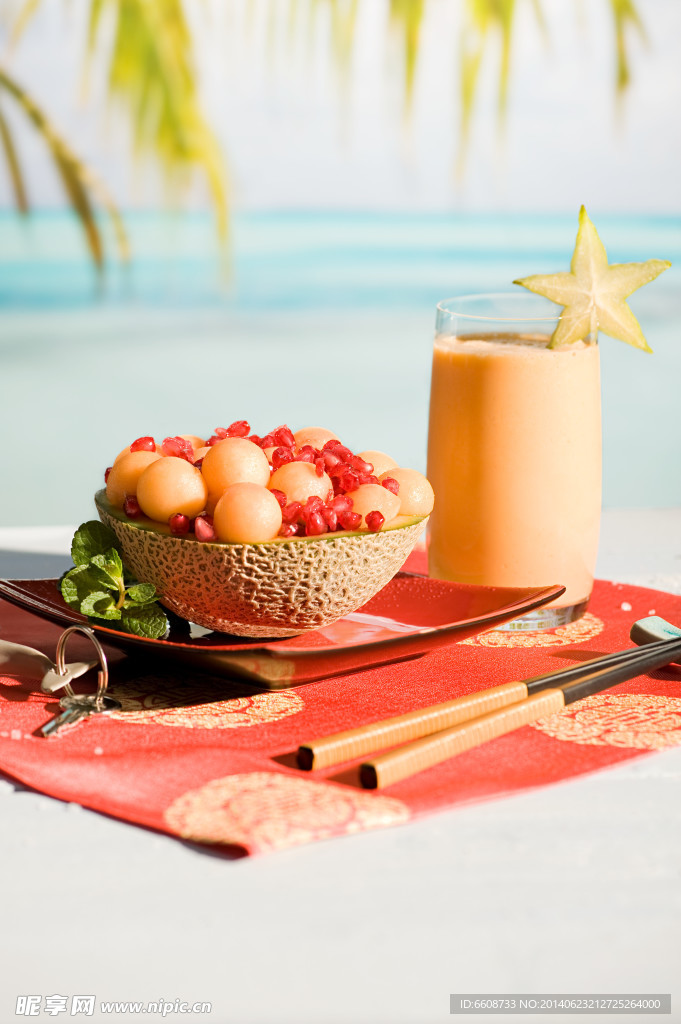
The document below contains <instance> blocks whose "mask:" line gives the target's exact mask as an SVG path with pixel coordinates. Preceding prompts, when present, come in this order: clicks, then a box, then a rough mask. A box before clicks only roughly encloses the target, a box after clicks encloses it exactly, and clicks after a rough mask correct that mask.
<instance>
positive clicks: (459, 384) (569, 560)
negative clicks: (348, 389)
mask: <svg viewBox="0 0 681 1024" xmlns="http://www.w3.org/2000/svg"><path fill="white" fill-rule="evenodd" d="M556 323H557V316H556V307H555V306H554V305H553V304H552V303H550V302H548V301H547V300H544V299H541V298H537V297H535V296H528V295H526V294H524V293H519V294H511V295H492V296H489V295H488V296H468V297H465V298H461V299H458V300H449V301H447V302H443V303H440V305H439V306H438V319H437V330H436V336H435V344H434V352H433V372H432V384H431V398H430V424H429V432H428V479H429V480H430V482H431V483H432V485H433V489H434V491H435V508H434V510H433V513H432V516H431V519H430V524H429V554H428V559H429V571H430V575H431V576H434V577H437V578H440V579H448V580H456V581H458V582H461V583H473V584H484V585H489V586H518V587H525V586H545V585H548V584H554V583H561V584H563V585H564V586H565V587H566V591H565V594H564V595H563V596H562V597H560V598H559V599H558V600H557V601H556V602H554V604H553V605H549V606H548V607H547V608H546V609H543V608H542V609H540V610H539V611H538V612H534V613H531V615H529V616H525V617H523V619H522V620H516V621H515V623H512V624H511V626H512V627H513V628H530V629H537V628H553V627H554V626H557V625H561V624H563V623H565V622H569V621H571V620H572V619H575V618H578V617H579V616H580V615H581V614H583V612H584V610H585V609H586V605H587V603H588V599H589V596H590V594H591V588H592V584H593V573H594V567H595V561H596V552H597V546H598V530H599V521H600V506H601V421H600V372H599V355H598V346H597V345H596V344H588V343H586V342H577V343H576V344H574V345H570V346H566V347H564V348H560V349H549V348H548V342H549V339H550V337H551V334H552V332H553V329H554V327H555V326H556Z"/></svg>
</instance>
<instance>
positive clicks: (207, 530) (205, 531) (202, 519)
mask: <svg viewBox="0 0 681 1024" xmlns="http://www.w3.org/2000/svg"><path fill="white" fill-rule="evenodd" d="M194 533H195V535H196V539H197V540H200V541H203V542H204V543H206V542H208V541H211V540H217V534H216V532H215V530H214V529H213V517H212V516H209V515H202V516H197V517H196V519H195V520H194Z"/></svg>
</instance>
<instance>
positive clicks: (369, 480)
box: [359, 473, 380, 485]
mask: <svg viewBox="0 0 681 1024" xmlns="http://www.w3.org/2000/svg"><path fill="white" fill-rule="evenodd" d="M359 482H360V485H361V484H378V483H380V480H379V479H378V477H377V476H370V475H369V474H368V473H364V474H363V475H362V476H360V478H359Z"/></svg>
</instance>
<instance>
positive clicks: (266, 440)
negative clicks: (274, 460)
mask: <svg viewBox="0 0 681 1024" xmlns="http://www.w3.org/2000/svg"><path fill="white" fill-rule="evenodd" d="M249 440H250V441H252V440H253V438H252V437H251V438H249ZM258 444H259V445H260V447H261V448H263V449H265V448H274V447H276V446H275V442H274V434H265V436H264V437H261V438H260V440H259V441H258Z"/></svg>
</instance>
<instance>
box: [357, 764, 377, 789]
mask: <svg viewBox="0 0 681 1024" xmlns="http://www.w3.org/2000/svg"><path fill="white" fill-rule="evenodd" d="M359 781H360V782H361V784H362V789H378V773H377V771H376V769H375V768H374V766H373V765H372V764H362V765H360V767H359Z"/></svg>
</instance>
